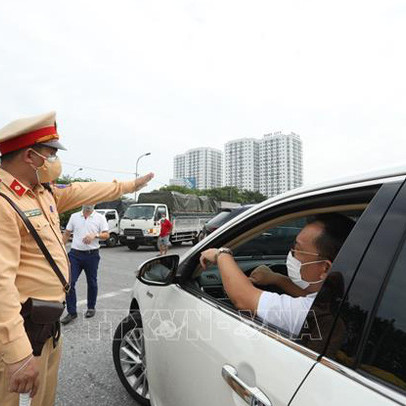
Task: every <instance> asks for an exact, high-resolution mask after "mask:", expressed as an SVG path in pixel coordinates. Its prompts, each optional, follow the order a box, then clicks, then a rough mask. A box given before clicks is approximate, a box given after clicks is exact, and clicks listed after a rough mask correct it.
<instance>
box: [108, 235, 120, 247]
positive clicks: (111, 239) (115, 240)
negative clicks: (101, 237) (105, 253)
mask: <svg viewBox="0 0 406 406" xmlns="http://www.w3.org/2000/svg"><path fill="white" fill-rule="evenodd" d="M117 244H118V236H117V234H114V233H111V234H110V237H109V238H108V239H107V241H106V245H107V246H108V247H110V248H112V247H115V246H116V245H117Z"/></svg>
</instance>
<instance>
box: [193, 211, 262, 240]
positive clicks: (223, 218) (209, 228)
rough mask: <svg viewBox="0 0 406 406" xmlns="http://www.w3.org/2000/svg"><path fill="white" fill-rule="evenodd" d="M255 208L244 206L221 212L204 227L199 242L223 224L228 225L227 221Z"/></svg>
mask: <svg viewBox="0 0 406 406" xmlns="http://www.w3.org/2000/svg"><path fill="white" fill-rule="evenodd" d="M253 206H254V205H253V204H246V205H244V206H241V207H237V208H236V209H232V210H228V211H222V212H220V213H219V214H217V215H216V216H214V217H213V218H212V219H211V220H209V221H208V222H207V223H206V224H205V225H204V226H203V228H202V231H200V233H199V237H198V238H199V241H201V240H203V238H205V237H207V236H208V235H209V234H211V233H212V232H213V231H215V230H217V229H218V228H220V227H221V226H222V225H223V224H225V223H227V221H230V220H231V219H233V218H234V217H237V216H238V215H239V214H241V213H243V212H244V211H246V210H248V209H249V208H251V207H253Z"/></svg>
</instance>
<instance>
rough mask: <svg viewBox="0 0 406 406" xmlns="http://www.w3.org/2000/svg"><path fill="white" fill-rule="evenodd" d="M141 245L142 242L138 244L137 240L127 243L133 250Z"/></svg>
mask: <svg viewBox="0 0 406 406" xmlns="http://www.w3.org/2000/svg"><path fill="white" fill-rule="evenodd" d="M139 246H140V244H137V243H136V242H128V243H127V247H128V248H129V249H130V250H131V251H136V250H137V248H138V247H139Z"/></svg>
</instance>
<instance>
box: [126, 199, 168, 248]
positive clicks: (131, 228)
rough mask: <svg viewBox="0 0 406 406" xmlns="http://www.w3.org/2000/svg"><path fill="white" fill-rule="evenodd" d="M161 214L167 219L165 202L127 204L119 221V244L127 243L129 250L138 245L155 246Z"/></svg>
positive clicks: (159, 228) (159, 229)
mask: <svg viewBox="0 0 406 406" xmlns="http://www.w3.org/2000/svg"><path fill="white" fill-rule="evenodd" d="M163 214H165V215H166V217H167V218H168V219H169V210H168V207H167V206H166V205H165V204H155V203H142V204H140V203H137V204H132V205H131V206H129V207H128V208H127V210H126V211H125V213H124V216H123V218H122V219H121V222H120V242H121V244H124V245H127V247H128V248H129V249H130V250H136V249H137V248H138V247H139V246H140V245H149V246H153V247H155V248H157V243H158V237H159V233H160V231H161V227H160V220H161V217H162V215H163Z"/></svg>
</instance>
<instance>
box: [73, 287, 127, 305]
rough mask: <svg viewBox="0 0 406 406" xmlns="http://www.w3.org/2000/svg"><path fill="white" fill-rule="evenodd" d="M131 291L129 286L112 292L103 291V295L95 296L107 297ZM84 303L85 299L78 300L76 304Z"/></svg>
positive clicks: (98, 298) (98, 297)
mask: <svg viewBox="0 0 406 406" xmlns="http://www.w3.org/2000/svg"><path fill="white" fill-rule="evenodd" d="M131 291H132V289H131V288H124V289H120V290H116V291H114V292H109V293H105V294H104V295H100V296H97V300H100V299H108V298H109V297H114V296H118V295H121V294H123V293H128V292H131ZM86 303H87V299H83V300H78V302H77V305H78V306H82V305H84V304H86Z"/></svg>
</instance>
